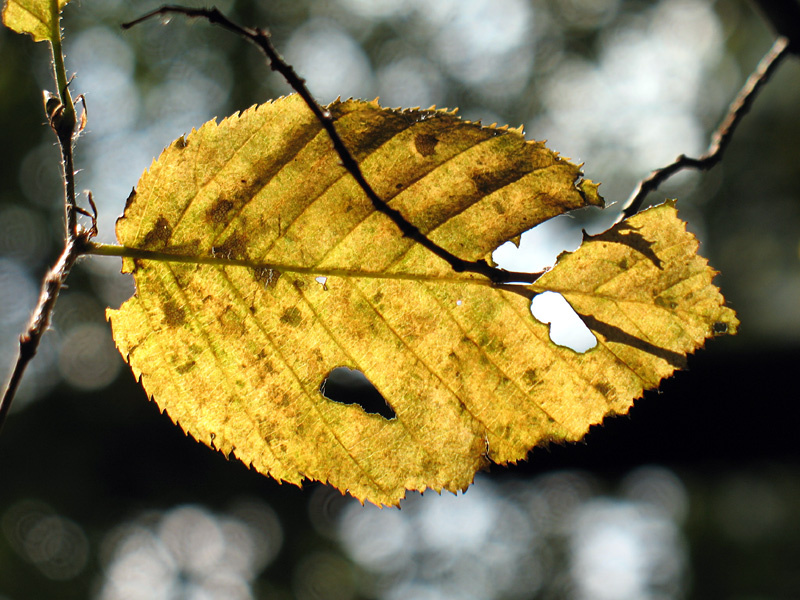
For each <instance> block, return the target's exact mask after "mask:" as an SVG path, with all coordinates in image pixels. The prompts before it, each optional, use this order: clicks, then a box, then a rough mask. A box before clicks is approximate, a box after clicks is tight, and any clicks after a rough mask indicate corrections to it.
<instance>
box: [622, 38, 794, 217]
mask: <svg viewBox="0 0 800 600" xmlns="http://www.w3.org/2000/svg"><path fill="white" fill-rule="evenodd" d="M788 54H789V40H788V39H787V38H785V37H779V38H778V39H776V40H775V43H774V44H772V48H770V50H769V52H767V54H766V55H765V56H764V58H762V59H761V62H759V63H758V66H757V67H756V70H755V71H753V73H752V74H751V75H750V77H748V78H747V81H746V82H745V84H744V87H742V89H741V90H740V91H739V94H738V95H737V96H736V99H735V100H734V101H733V102H732V103H731V105H730V107H729V108H728V113H727V114H726V115H725V118H724V119H723V120H722V123H720V125H719V127H717V130H716V131H715V132H714V134H713V135H712V137H711V144H710V145H709V147H708V150H706V152H705V154H703V155H702V156H700V157H699V158H690V157H688V156H686V155H685V154H681V155H680V156H679V157H678V158H676V159H675V162H673V163H672V164H669V165H667V166H666V167H662V168H660V169H656V170H655V171H653V172H652V173H650V175H648V176H647V177H645V178H644V179H643V180H642V181H641V182H639V185H638V186H637V187H636V189H635V190H634V192H633V194H632V195H631V197H630V198H629V199H628V201H627V202H626V203H625V206H624V208H623V211H622V214H621V215H620V216H619V218H618V219H617V221H618V222H619V221H621V220H623V219H627V218H628V217H630V216H632V215H635V214H636V213H637V212H638V211H639V208H641V206H642V202H644V199H645V198H646V197H647V195H648V194H649V193H650V192H652V191H655V190H656V189H657V188H658V186H659V185H661V184H662V183H664V182H665V181H666V180H667V179H669V178H670V177H672V176H673V175H674V174H675V173H677V172H678V171H682V170H683V169H698V170H702V171H707V170H708V169H710V168H711V167H713V166H714V165H716V164H717V163H718V162H719V161H720V160H722V155H723V153H724V152H725V149H726V148H727V147H728V144H729V143H730V141H731V138H732V137H733V132H734V131H735V130H736V127H737V126H738V125H739V123H740V122H741V121H742V118H743V117H744V116H745V115H746V114H747V112H748V111H749V110H750V107H751V106H752V105H753V101H754V100H755V97H756V95H757V94H758V92H759V90H760V89H761V87H762V86H763V85H764V84H765V83H766V82H767V81H769V78H770V77H771V76H772V74H773V73H774V72H775V69H776V68H777V67H778V65H779V64H780V63H781V60H783V59H784V58H786V56H787V55H788Z"/></svg>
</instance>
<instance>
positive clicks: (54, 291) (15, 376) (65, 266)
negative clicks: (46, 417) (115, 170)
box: [0, 8, 97, 430]
mask: <svg viewBox="0 0 800 600" xmlns="http://www.w3.org/2000/svg"><path fill="white" fill-rule="evenodd" d="M56 13H57V8H56ZM50 44H51V47H52V51H53V72H54V76H55V80H56V86H57V87H58V96H53V95H52V94H45V112H46V113H47V120H48V122H49V123H50V127H51V128H52V129H53V131H54V132H55V134H56V137H57V138H58V143H59V146H61V158H62V168H63V174H64V228H65V235H64V250H63V251H62V252H61V256H60V257H59V258H58V261H57V262H56V264H55V265H53V267H52V268H51V269H50V271H49V272H48V273H47V275H46V276H45V278H44V281H43V282H42V290H41V293H40V295H39V303H38V305H37V306H36V309H35V311H34V313H33V316H32V317H31V320H30V323H29V324H28V328H27V329H26V330H25V332H24V333H23V334H22V335H21V336H20V338H19V355H18V356H17V362H16V364H15V365H14V370H13V371H12V372H11V377H10V378H9V381H8V385H7V386H6V389H5V391H4V392H3V397H2V399H0V430H2V428H3V424H4V423H5V421H6V417H7V416H8V413H9V411H10V410H11V403H12V402H13V400H14V397H15V396H16V393H17V389H18V388H19V384H20V382H21V381H22V375H23V374H24V373H25V369H26V367H27V366H28V363H29V362H30V361H31V359H33V357H34V356H35V355H36V351H37V350H38V348H39V343H40V342H41V339H42V336H43V335H44V332H45V331H47V328H48V327H49V326H50V320H51V317H52V314H53V308H54V307H55V304H56V300H57V299H58V295H59V293H60V292H61V288H62V286H63V285H64V281H66V279H67V276H68V275H69V272H70V269H71V268H72V266H73V265H74V264H75V261H77V260H78V258H79V257H80V256H81V255H82V254H85V253H86V245H87V243H88V242H89V239H90V238H91V237H92V236H94V235H95V234H96V233H97V229H96V220H95V218H94V217H93V219H92V221H93V224H92V228H91V229H89V230H87V231H83V230H81V228H80V226H79V225H78V213H79V212H85V211H82V210H81V209H80V208H78V203H77V200H76V198H75V164H74V161H73V154H72V142H73V140H74V138H75V130H76V126H77V118H76V115H75V105H74V103H73V102H72V97H71V96H70V93H69V81H68V80H67V73H66V67H65V65H64V55H63V52H62V49H61V31H60V25H59V23H58V20H56V24H55V31H53V32H52V35H51V37H50ZM95 216H96V215H95Z"/></svg>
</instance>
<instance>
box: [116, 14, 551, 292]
mask: <svg viewBox="0 0 800 600" xmlns="http://www.w3.org/2000/svg"><path fill="white" fill-rule="evenodd" d="M167 14H180V15H184V16H186V17H200V18H204V19H206V20H208V21H209V22H210V23H212V24H215V25H219V26H220V27H223V28H224V29H227V30H228V31H232V32H233V33H236V34H238V35H240V36H242V37H244V38H245V39H247V40H249V41H250V42H252V43H253V44H255V45H256V46H258V48H259V49H260V50H261V51H262V52H263V53H264V54H265V55H266V57H267V59H268V61H269V65H270V68H271V69H272V70H273V71H277V72H278V73H280V74H281V75H282V76H283V78H284V79H285V80H286V81H287V83H288V84H289V85H290V86H291V87H292V89H294V90H295V91H296V92H297V93H298V94H299V95H300V97H301V98H303V100H304V101H305V103H306V104H307V105H308V107H309V108H310V109H311V112H313V113H314V116H316V118H317V120H319V122H320V123H321V124H322V127H323V128H324V129H325V131H326V132H327V133H328V136H329V137H330V138H331V140H332V141H333V147H334V149H335V150H336V153H337V154H338V155H339V158H340V160H341V161H342V166H343V167H344V168H345V169H347V171H348V172H349V173H350V174H351V175H352V176H353V178H354V179H355V180H356V183H358V185H359V187H361V189H362V190H363V191H364V193H365V194H366V195H367V197H368V198H369V199H370V201H371V202H372V205H373V207H374V208H375V210H377V211H378V212H381V213H383V214H384V215H386V216H387V217H389V218H390V219H391V220H392V222H393V223H394V224H395V225H396V226H397V228H398V229H400V231H401V232H402V233H403V235H404V236H406V237H408V238H410V239H412V240H414V241H415V242H416V243H418V244H420V245H421V246H423V247H425V248H426V249H428V250H430V251H431V252H433V253H434V254H435V255H436V256H438V257H439V258H441V259H442V260H444V261H446V262H447V263H448V264H449V265H450V267H451V268H452V269H453V271H455V272H456V273H464V272H469V273H476V274H479V275H483V276H484V277H486V278H488V279H489V280H490V281H492V282H494V283H498V284H499V283H510V282H525V283H533V282H534V281H536V280H537V279H538V278H539V277H540V276H541V275H542V273H518V272H511V271H506V270H505V269H499V268H496V267H492V266H491V265H489V263H488V262H486V261H485V260H477V261H469V260H464V259H462V258H459V257H458V256H456V255H455V254H453V253H451V252H449V251H448V250H445V249H444V248H442V247H441V246H439V245H438V244H436V243H435V242H434V241H432V240H431V239H430V238H428V237H427V236H426V235H425V234H424V233H422V232H421V231H420V230H419V228H418V227H417V226H416V225H414V224H412V223H410V222H408V221H407V220H406V218H405V217H404V216H403V215H402V213H401V212H400V211H398V210H396V209H394V208H392V207H391V206H389V205H388V204H387V203H386V202H385V201H384V200H383V199H382V198H380V197H379V196H378V194H377V193H376V192H375V191H374V190H373V189H372V186H371V185H370V184H369V182H368V181H367V180H366V179H365V178H364V175H363V173H362V172H361V167H359V165H358V162H357V161H356V160H355V158H354V157H353V155H352V154H351V153H350V151H349V150H348V149H347V146H345V144H344V142H343V141H342V138H341V137H340V136H339V133H338V132H337V131H336V126H335V125H334V122H333V119H332V118H331V115H330V113H329V112H328V111H327V110H325V109H324V108H323V107H321V106H320V105H319V103H318V102H317V101H316V100H315V99H314V97H313V96H312V95H311V92H309V90H308V87H307V86H306V84H305V81H304V80H303V79H302V78H301V77H300V76H299V75H297V73H296V72H295V70H294V69H293V68H292V66H291V65H289V64H288V63H287V62H286V61H285V60H283V58H282V57H281V56H280V54H278V52H277V50H276V49H275V47H274V46H273V45H272V41H271V40H270V36H269V33H268V32H266V31H264V30H263V29H258V28H250V27H242V26H240V25H237V24H236V23H234V22H232V21H231V20H230V19H228V18H227V17H226V16H225V15H223V14H222V13H221V12H220V11H219V10H217V9H216V8H188V7H184V6H175V5H168V6H162V7H161V8H159V9H156V10H154V11H152V12H149V13H147V14H146V15H143V16H141V17H139V18H138V19H135V20H133V21H130V22H129V23H124V24H123V25H122V27H123V29H129V28H130V27H133V26H134V25H137V24H139V23H141V22H142V21H146V20H148V19H150V18H152V17H155V16H159V15H161V16H163V15H167Z"/></svg>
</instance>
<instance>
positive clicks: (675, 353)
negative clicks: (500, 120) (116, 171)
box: [108, 96, 738, 505]
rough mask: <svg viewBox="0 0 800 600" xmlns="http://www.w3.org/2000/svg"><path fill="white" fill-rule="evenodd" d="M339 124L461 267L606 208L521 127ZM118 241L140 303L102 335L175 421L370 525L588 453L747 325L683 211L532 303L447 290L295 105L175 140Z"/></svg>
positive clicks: (436, 116) (432, 263)
mask: <svg viewBox="0 0 800 600" xmlns="http://www.w3.org/2000/svg"><path fill="white" fill-rule="evenodd" d="M327 109H328V110H329V111H330V113H331V115H332V117H333V119H334V120H335V122H336V127H337V129H338V131H339V133H340V135H341V136H342V138H343V140H344V142H345V144H346V145H347V147H348V148H349V149H350V150H351V152H352V153H353V154H354V156H355V158H356V160H358V162H359V164H360V166H361V168H362V170H363V173H364V175H365V177H366V179H367V181H369V182H370V183H371V185H372V186H373V187H374V189H375V191H376V192H377V194H378V195H379V196H380V197H381V198H383V199H384V200H385V201H387V202H389V203H390V205H391V206H392V207H393V208H395V209H397V210H399V211H400V212H401V213H402V214H403V215H404V217H405V219H406V220H408V221H409V222H411V223H412V224H414V225H415V226H416V227H418V228H419V229H420V231H421V232H422V233H423V234H425V235H426V236H427V237H428V238H429V239H431V240H433V241H434V242H436V243H437V244H439V245H440V246H441V247H443V248H445V249H446V250H448V251H450V252H452V253H454V254H455V255H457V256H459V257H461V258H463V259H465V260H478V259H482V258H490V256H491V253H492V251H493V250H494V249H496V248H497V247H498V246H499V245H501V244H503V243H504V242H506V241H508V240H513V239H515V238H516V237H517V236H518V235H519V234H521V233H522V232H523V231H526V230H528V229H530V228H531V227H533V226H534V225H536V224H538V223H541V222H543V221H544V220H546V219H549V218H551V217H553V216H555V215H558V214H561V213H564V212H566V211H569V210H572V209H575V208H580V207H583V206H588V205H597V206H599V205H601V204H602V200H601V198H600V197H599V195H598V194H597V186H596V185H595V184H593V183H591V182H590V181H584V180H583V179H581V177H580V175H581V174H580V170H579V168H578V167H577V166H575V165H573V164H571V163H569V162H568V161H566V160H564V159H562V158H560V157H559V156H558V155H557V154H556V153H554V152H552V151H551V150H548V149H547V148H546V147H545V146H544V145H543V144H541V143H538V142H529V141H525V139H524V138H523V136H522V133H521V131H517V130H511V129H507V128H495V127H482V126H480V124H476V123H470V122H466V121H462V120H460V119H459V118H458V117H456V116H455V114H454V113H452V112H447V111H442V110H389V109H384V108H381V107H380V106H378V104H377V102H363V101H357V100H349V101H346V102H339V101H337V102H335V103H333V104H332V105H330V106H329V107H327ZM117 237H118V239H119V242H120V243H121V244H122V245H123V246H125V247H126V248H127V249H129V252H128V253H129V256H134V255H136V256H137V258H130V257H129V258H125V259H124V262H123V270H125V271H129V272H132V273H133V274H134V278H135V282H136V295H135V296H134V297H133V298H131V299H130V300H128V301H127V302H125V304H124V305H123V306H122V307H121V308H120V309H119V310H109V311H108V317H109V319H110V321H111V323H112V329H113V334H114V339H115V341H116V344H117V346H118V348H119V350H120V351H121V353H122V354H123V356H125V357H126V358H127V360H128V361H129V363H130V365H131V367H132V369H133V371H134V373H135V374H136V376H137V377H139V378H140V379H141V381H142V383H143V385H144V387H145V389H146V390H147V392H148V393H149V394H150V395H151V396H152V397H153V398H154V400H155V401H156V402H157V403H158V405H159V406H160V407H161V408H162V410H164V411H166V412H167V413H168V414H169V416H170V417H171V418H172V419H173V420H174V421H175V422H176V423H179V424H180V425H181V426H182V427H183V428H184V430H185V431H186V432H188V433H189V434H191V435H192V436H193V437H195V438H196V439H198V440H200V441H202V442H204V443H206V444H208V445H209V446H212V447H215V448H217V449H219V450H221V451H222V452H224V453H225V454H226V455H228V456H231V457H233V456H235V457H237V458H239V459H240V460H242V461H244V462H245V463H246V464H248V465H251V466H252V467H253V468H255V469H257V470H258V471H260V472H262V473H265V474H269V475H271V476H272V477H275V478H276V479H278V480H281V481H288V482H292V483H295V484H300V483H301V482H302V480H303V479H306V478H307V479H313V480H318V481H323V482H328V483H330V484H332V485H334V486H336V487H337V488H339V489H341V490H343V491H347V492H349V493H350V494H352V495H353V496H355V497H356V498H358V499H360V500H361V501H364V500H369V501H371V502H374V503H376V504H379V505H380V504H387V505H395V504H397V503H398V502H399V500H400V499H401V498H402V497H403V496H404V495H405V493H406V490H425V489H427V488H432V489H434V490H436V491H442V490H450V491H457V490H464V489H466V487H467V486H468V485H469V484H470V483H471V481H472V480H473V477H474V474H475V472H476V471H477V470H479V469H481V468H483V467H485V466H486V465H487V464H488V463H489V461H494V462H495V463H500V464H505V463H509V462H516V461H519V460H522V459H524V458H525V457H526V455H527V454H528V452H529V451H530V450H531V448H532V447H534V446H535V445H537V444H543V443H547V442H552V441H557V442H562V441H574V440H578V439H580V438H581V437H582V436H583V435H585V433H586V432H587V430H588V429H589V427H590V426H591V425H594V424H597V423H600V422H601V421H602V420H603V418H604V417H605V416H607V415H612V414H621V413H625V412H626V411H627V410H628V408H629V407H630V406H631V404H632V402H633V400H634V399H635V398H638V397H640V396H641V395H642V392H643V390H645V389H648V388H652V387H655V386H656V385H658V382H659V381H660V379H661V378H663V377H665V376H668V375H669V374H670V373H672V372H673V370H674V369H675V368H678V367H680V366H682V365H683V363H684V360H685V355H686V353H688V352H692V351H694V350H695V349H696V348H699V347H700V346H702V345H703V343H704V341H705V339H706V338H707V337H710V336H712V335H715V334H717V333H734V332H735V329H736V326H737V323H738V322H737V321H736V318H735V316H734V313H733V311H731V310H730V309H728V308H725V307H724V300H723V298H722V296H721V295H720V294H719V291H718V290H717V289H716V288H715V287H714V286H713V285H712V283H711V279H712V278H713V276H714V272H713V271H712V270H711V269H710V268H709V267H708V266H707V264H706V262H705V260H704V259H702V258H700V257H698V256H697V255H696V249H697V242H696V240H695V239H694V237H693V236H691V235H690V234H688V233H687V232H686V231H685V228H684V225H683V223H682V222H681V221H680V220H679V219H678V218H677V216H676V211H675V209H674V207H673V206H672V205H671V204H667V205H662V206H660V207H657V208H654V209H650V210H648V211H646V212H644V213H642V214H640V215H637V216H635V217H633V218H631V219H629V220H627V221H625V222H623V223H621V224H619V225H618V226H616V227H615V228H613V229H611V230H610V231H608V232H606V233H604V234H602V235H600V236H595V237H591V238H588V239H587V240H585V242H584V244H583V245H582V246H581V248H579V249H578V250H577V251H576V252H574V253H572V254H566V255H563V256H562V257H560V259H559V262H558V264H557V265H556V266H555V267H554V268H553V269H552V271H550V272H548V273H547V274H545V275H544V276H543V277H541V278H540V279H539V280H537V281H536V283H534V284H528V285H523V284H513V285H508V284H507V285H495V284H493V283H492V282H491V281H489V280H488V279H487V278H485V277H484V276H481V275H476V274H471V273H456V272H454V271H453V269H451V267H450V266H449V264H448V263H446V262H445V261H443V260H442V259H440V258H438V257H437V256H435V255H434V254H433V253H432V252H430V251H429V250H427V249H425V248H423V247H421V246H420V245H419V244H416V243H415V242H413V241H412V240H410V239H408V238H406V237H403V235H402V234H401V232H400V231H399V229H398V228H397V226H396V225H395V224H394V223H393V222H392V221H391V220H390V219H389V218H388V217H386V216H385V215H384V214H382V213H380V212H377V211H376V210H375V209H374V207H373V206H372V204H371V203H370V201H369V200H368V199H367V197H366V195H365V194H364V193H363V191H362V190H361V188H359V187H358V186H357V184H356V183H355V181H354V180H353V178H352V177H351V176H350V175H349V174H348V173H347V172H346V171H345V169H344V168H343V167H342V166H341V165H340V163H339V159H338V157H337V155H336V154H335V153H334V152H333V150H332V147H331V142H330V140H329V138H328V136H327V134H326V133H325V132H324V131H323V130H322V129H321V126H320V124H319V123H318V121H317V120H316V119H315V118H314V116H313V115H312V114H311V112H310V111H309V110H308V109H307V108H306V107H305V105H304V104H303V102H302V100H301V99H300V98H299V97H297V96H289V97H286V98H282V99H279V100H276V101H274V102H271V103H268V104H265V105H261V106H257V107H253V108H251V109H249V110H247V111H245V112H243V113H241V114H239V115H235V116H232V117H229V118H228V119H225V120H224V121H222V122H221V123H219V124H217V123H216V122H214V121H212V122H209V123H206V124H205V125H203V126H202V127H201V128H200V129H199V130H197V131H192V132H191V133H190V134H189V135H188V136H186V137H185V138H180V139H179V140H177V141H176V142H174V143H173V144H172V145H171V146H170V147H169V148H167V149H166V150H165V151H164V152H163V154H162V155H161V157H160V158H159V159H158V160H157V161H155V162H154V163H153V165H152V166H151V167H150V169H149V170H148V171H146V172H145V173H144V174H143V175H142V178H141V179H140V181H139V183H138V185H137V188H136V190H135V191H134V192H133V193H132V194H131V196H130V198H129V199H128V202H127V205H126V207H125V212H124V215H123V216H122V217H121V218H120V219H119V221H118V223H117ZM545 290H553V291H558V292H560V293H561V294H563V295H564V297H565V298H566V299H567V300H568V301H569V302H570V303H571V304H572V306H573V307H574V308H575V309H576V310H577V312H578V313H579V314H580V315H581V316H582V318H583V319H584V322H585V323H586V324H587V326H589V327H590V328H591V329H592V330H593V331H594V332H595V335H596V336H597V338H598V342H599V343H598V345H597V347H595V348H593V349H591V350H589V351H587V352H585V353H583V354H580V353H577V352H574V351H572V350H570V349H568V348H564V347H560V346H557V345H555V344H553V343H552V342H551V341H550V339H549V335H548V328H547V326H546V325H544V324H542V323H540V322H538V321H537V320H536V319H535V318H533V316H532V315H531V312H530V303H531V299H532V298H533V296H534V295H535V294H537V293H539V292H542V291H545ZM336 367H348V368H350V369H358V370H360V371H362V372H363V373H364V374H365V375H366V376H367V378H368V379H369V380H370V381H371V382H372V383H373V384H374V385H375V386H376V388H377V389H378V390H379V391H380V393H381V394H382V395H383V397H384V398H385V399H386V401H387V402H388V403H389V404H390V406H391V408H392V410H393V412H394V414H395V415H396V416H395V417H394V418H393V419H386V418H384V417H382V416H380V415H375V414H370V413H366V412H364V410H363V409H362V408H361V407H360V406H358V405H345V404H341V403H338V402H334V401H332V400H330V399H328V398H326V397H325V396H324V394H323V392H322V391H321V388H322V387H323V383H324V381H325V379H326V377H327V376H328V375H329V373H330V372H331V371H332V370H333V369H334V368H336Z"/></svg>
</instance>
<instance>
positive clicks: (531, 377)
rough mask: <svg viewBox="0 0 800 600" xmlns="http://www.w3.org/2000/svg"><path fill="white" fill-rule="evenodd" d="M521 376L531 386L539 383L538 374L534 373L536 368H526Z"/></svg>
mask: <svg viewBox="0 0 800 600" xmlns="http://www.w3.org/2000/svg"><path fill="white" fill-rule="evenodd" d="M522 377H523V378H524V379H525V383H527V384H528V385H529V386H531V387H533V386H535V385H536V384H537V383H539V376H538V375H537V374H536V369H528V370H527V371H525V373H524V375H523V376H522Z"/></svg>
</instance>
